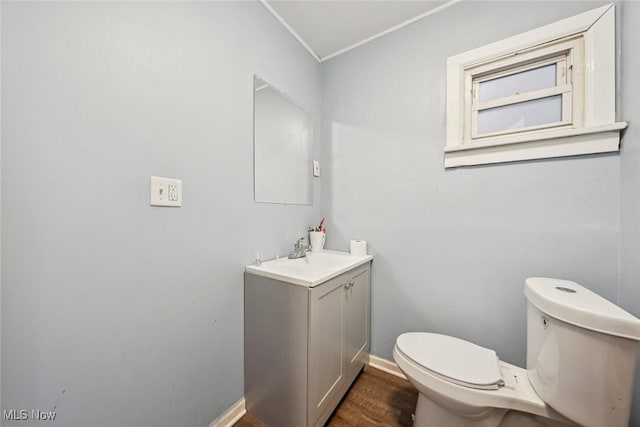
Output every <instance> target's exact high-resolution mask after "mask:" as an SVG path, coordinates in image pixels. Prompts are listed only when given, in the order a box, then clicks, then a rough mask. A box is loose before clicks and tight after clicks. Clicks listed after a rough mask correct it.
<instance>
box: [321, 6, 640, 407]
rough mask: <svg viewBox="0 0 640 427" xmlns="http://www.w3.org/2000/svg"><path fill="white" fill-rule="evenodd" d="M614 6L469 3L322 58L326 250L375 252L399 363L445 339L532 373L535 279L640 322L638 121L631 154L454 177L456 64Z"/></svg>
mask: <svg viewBox="0 0 640 427" xmlns="http://www.w3.org/2000/svg"><path fill="white" fill-rule="evenodd" d="M602 4H603V3H602V2H543V3H540V2H475V1H473V2H467V1H465V2H460V3H457V4H455V5H453V6H451V7H449V8H447V9H445V10H443V11H442V12H440V13H438V14H436V15H434V16H431V17H428V18H426V19H424V20H422V21H420V22H417V23H415V24H413V25H410V26H408V27H406V28H403V29H401V30H399V31H397V32H395V33H392V34H390V35H388V36H385V37H382V38H379V39H377V40H375V41H373V42H371V43H369V44H367V45H364V46H362V47H360V48H358V49H355V50H353V51H351V52H349V53H347V54H345V55H342V56H339V57H336V58H334V59H332V60H329V61H327V62H325V63H323V64H322V73H323V75H322V79H323V88H322V89H323V112H322V118H323V123H324V124H323V126H324V128H323V134H324V146H323V147H324V148H323V149H324V150H325V151H324V157H325V159H326V160H325V163H328V165H329V167H328V168H325V174H324V177H323V188H324V189H325V192H324V193H323V195H324V198H323V209H324V210H325V211H326V212H327V216H328V217H329V218H331V221H332V229H331V230H330V233H329V234H328V237H327V246H328V247H334V248H344V249H346V248H347V242H348V240H349V239H352V238H360V239H366V240H368V241H369V244H370V252H371V253H373V254H374V255H375V261H374V267H373V282H372V283H373V291H372V353H373V354H375V355H377V356H380V357H383V358H386V359H391V358H392V355H391V352H392V349H393V345H394V342H395V339H396V337H397V336H398V335H399V334H401V333H403V332H407V331H432V332H438V333H443V334H450V335H454V336H458V337H460V338H463V339H467V340H470V341H473V342H475V343H477V344H480V345H483V346H486V347H490V348H493V349H495V350H496V351H497V353H498V355H499V356H500V357H501V358H502V359H503V360H506V361H508V362H511V363H515V364H519V365H521V366H524V364H525V358H526V353H525V349H526V338H525V333H526V331H525V310H526V305H525V297H524V294H523V288H524V281H525V279H526V278H527V277H531V276H548V277H558V278H566V279H571V280H575V281H577V282H579V283H582V284H583V285H585V286H587V287H588V288H590V289H592V290H594V291H596V292H598V293H600V294H601V295H603V296H604V297H606V298H608V299H610V300H611V301H614V302H620V303H622V304H623V305H626V306H627V308H628V309H629V310H630V311H631V312H632V313H634V314H635V315H640V306H639V305H638V304H637V301H638V295H639V293H638V286H637V280H638V273H637V268H638V267H637V264H638V263H637V259H638V258H637V257H638V243H637V238H638V228H639V227H638V210H639V209H638V196H637V194H638V191H637V184H638V177H639V174H640V172H638V153H637V151H638V147H637V144H636V142H637V141H636V140H635V139H636V138H635V136H634V132H635V130H634V128H633V126H632V128H631V129H630V130H629V132H628V133H627V135H626V136H625V144H627V143H628V147H625V151H624V152H623V157H621V156H619V155H618V154H606V155H591V156H580V157H572V158H563V159H552V160H540V161H528V162H518V163H510V164H499V165H489V166H482V167H467V168H459V169H454V170H444V168H443V147H444V146H445V137H446V128H445V125H446V114H445V100H446V91H445V82H446V59H447V57H449V56H451V55H454V54H457V53H460V52H464V51H467V50H469V49H472V48H475V47H479V46H482V45H485V44H487V43H490V42H494V41H497V40H500V39H503V38H506V37H509V36H512V35H515V34H518V33H521V32H524V31H526V30H529V29H533V28H536V27H538V26H541V25H544V24H548V23H551V22H554V21H557V20H560V19H563V18H566V17H569V16H572V15H575V14H578V13H580V12H583V11H586V10H589V9H592V8H595V7H598V6H600V5H602ZM625 7H626V5H625ZM629 9H632V8H631V7H629ZM632 12H633V13H630V14H629V15H627V14H624V15H623V16H622V23H621V28H624V30H623V33H622V35H623V37H624V42H623V44H622V57H623V63H624V64H625V65H624V68H623V69H622V72H623V73H622V80H621V82H620V83H621V91H622V93H623V94H627V93H637V92H638V91H634V90H633V88H635V87H636V86H637V82H635V81H633V80H634V79H635V77H634V76H637V75H638V62H637V60H638V53H637V52H638V50H637V49H638V48H637V47H631V46H630V45H631V44H633V40H637V39H638V37H639V36H640V30H639V29H638V28H637V25H632V23H633V22H634V21H633V19H637V6H636V5H634V6H633V11H632ZM634 17H635V18H634ZM627 51H628V54H629V55H627ZM627 56H631V57H632V58H630V59H629V60H627V59H625V58H627ZM623 99H624V100H625V101H624V102H625V104H624V106H625V108H624V110H625V116H623V117H621V119H626V118H627V116H628V117H629V120H631V121H632V118H633V117H635V116H634V115H637V114H638V102H637V99H635V97H633V98H631V97H630V96H626V95H625V96H624V97H623ZM632 114H633V115H632ZM625 157H626V158H625ZM621 158H623V159H625V160H624V162H625V163H624V167H623V168H622V170H621ZM327 160H328V162H327ZM621 172H622V181H623V184H624V185H623V189H622V191H623V192H622V197H623V199H624V198H629V199H633V201H630V202H628V203H627V202H626V203H623V207H624V210H623V212H622V213H623V220H624V221H625V226H626V227H628V229H629V232H630V233H631V232H632V231H633V233H635V234H630V237H629V238H628V239H623V242H622V243H623V250H626V251H627V256H626V257H623V264H624V263H627V264H630V265H629V266H628V267H627V270H632V269H633V270H634V271H633V272H631V271H629V272H628V276H629V282H628V283H627V284H626V285H624V286H623V287H621V288H618V262H619V257H618V254H619V237H620V227H621V226H620V215H621V212H620V208H619V206H620V197H621V189H620V181H621ZM627 216H629V218H627ZM627 223H628V224H627ZM631 265H633V267H631ZM619 293H620V294H623V293H626V294H628V296H629V297H630V298H631V297H633V298H635V301H634V302H633V303H632V302H624V301H622V299H619ZM638 406H639V405H636V409H635V413H634V415H635V416H636V417H637V416H638V414H639V412H638V411H639V410H640V407H638Z"/></svg>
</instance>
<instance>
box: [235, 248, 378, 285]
mask: <svg viewBox="0 0 640 427" xmlns="http://www.w3.org/2000/svg"><path fill="white" fill-rule="evenodd" d="M371 259H373V256H371V255H365V256H356V255H351V254H350V253H349V252H341V251H330V250H326V249H325V250H324V251H322V252H308V253H307V256H306V257H304V258H298V259H288V258H281V259H275V260H271V261H265V262H263V263H262V265H260V266H257V265H248V266H247V267H246V268H245V271H246V272H247V273H251V274H256V275H258V276H264V277H269V278H271V279H276V280H282V281H284V282H289V283H292V284H294V285H301V286H307V287H314V286H316V285H318V284H320V283H322V282H325V281H327V280H329V279H332V278H334V277H336V276H338V275H340V274H342V273H344V272H345V271H349V270H351V269H352V268H354V267H357V266H359V265H362V264H364V263H366V262H369V261H370V260H371Z"/></svg>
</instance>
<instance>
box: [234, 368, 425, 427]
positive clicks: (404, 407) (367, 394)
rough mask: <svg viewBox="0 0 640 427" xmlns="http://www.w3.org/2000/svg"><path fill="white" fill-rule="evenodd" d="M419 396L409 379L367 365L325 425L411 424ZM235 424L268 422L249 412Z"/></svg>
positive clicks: (403, 426)
mask: <svg viewBox="0 0 640 427" xmlns="http://www.w3.org/2000/svg"><path fill="white" fill-rule="evenodd" d="M417 399H418V392H417V391H416V389H415V388H413V386H412V385H411V384H410V383H409V382H408V381H406V380H403V379H402V378H398V377H396V376H395V375H391V374H387V373H386V372H383V371H381V370H379V369H375V368H371V367H368V368H367V369H366V370H365V371H363V372H361V373H360V376H359V377H358V378H357V379H356V381H355V382H354V383H353V385H352V386H351V388H350V389H349V391H348V392H347V394H346V395H345V397H344V398H343V399H342V401H341V402H340V404H339V405H338V407H337V408H336V410H335V411H334V412H333V414H332V415H331V418H329V421H327V424H326V426H328V427H374V426H375V427H410V426H411V425H413V421H412V419H411V414H412V413H413V411H414V410H415V408H416V401H417ZM234 427H265V426H264V424H263V423H261V422H260V421H259V420H257V419H256V418H254V417H252V416H251V414H247V415H245V416H244V417H242V418H241V419H240V420H239V421H238V422H237V423H236V424H235V426H234ZM269 427H278V426H269ZM301 427H302V426H301Z"/></svg>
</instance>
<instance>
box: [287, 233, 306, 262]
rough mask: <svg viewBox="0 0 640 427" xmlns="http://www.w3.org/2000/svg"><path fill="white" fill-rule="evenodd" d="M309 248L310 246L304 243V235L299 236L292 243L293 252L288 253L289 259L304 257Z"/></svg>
mask: <svg viewBox="0 0 640 427" xmlns="http://www.w3.org/2000/svg"><path fill="white" fill-rule="evenodd" d="M310 250H311V248H310V247H309V246H305V244H304V237H301V238H299V239H298V241H297V242H296V243H295V244H294V245H293V252H291V253H290V254H289V259H297V258H304V257H305V256H307V252H309V251H310Z"/></svg>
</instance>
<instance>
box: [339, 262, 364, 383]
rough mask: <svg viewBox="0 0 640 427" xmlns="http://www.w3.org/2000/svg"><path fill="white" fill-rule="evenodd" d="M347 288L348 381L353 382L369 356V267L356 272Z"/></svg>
mask: <svg viewBox="0 0 640 427" xmlns="http://www.w3.org/2000/svg"><path fill="white" fill-rule="evenodd" d="M347 287H348V289H347V304H346V312H345V313H346V314H345V321H346V333H347V361H348V362H347V379H348V381H349V382H351V381H353V379H354V378H355V377H356V375H357V374H358V372H360V370H361V369H362V368H363V367H364V365H365V364H366V363H367V358H368V355H369V267H368V266H367V267H366V268H365V269H358V270H356V271H355V272H354V273H353V275H352V276H351V280H350V281H349V283H348V285H347Z"/></svg>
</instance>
